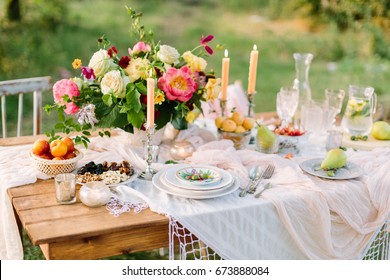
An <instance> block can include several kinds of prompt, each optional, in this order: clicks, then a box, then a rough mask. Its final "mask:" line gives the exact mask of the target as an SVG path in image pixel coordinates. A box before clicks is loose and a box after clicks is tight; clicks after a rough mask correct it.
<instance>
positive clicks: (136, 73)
mask: <svg viewBox="0 0 390 280" xmlns="http://www.w3.org/2000/svg"><path fill="white" fill-rule="evenodd" d="M125 72H126V73H127V75H129V78H130V82H134V81H136V80H138V79H139V78H142V79H146V78H147V77H149V60H147V59H144V58H140V57H139V58H136V59H132V60H131V61H130V63H129V65H128V66H127V67H126V69H125Z"/></svg>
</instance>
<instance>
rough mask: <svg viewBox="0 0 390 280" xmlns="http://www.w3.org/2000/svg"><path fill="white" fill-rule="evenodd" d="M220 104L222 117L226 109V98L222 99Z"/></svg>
mask: <svg viewBox="0 0 390 280" xmlns="http://www.w3.org/2000/svg"><path fill="white" fill-rule="evenodd" d="M219 104H220V106H221V115H222V117H224V116H225V111H226V99H225V100H222V99H220V100H219Z"/></svg>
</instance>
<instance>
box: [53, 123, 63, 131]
mask: <svg viewBox="0 0 390 280" xmlns="http://www.w3.org/2000/svg"><path fill="white" fill-rule="evenodd" d="M64 127H65V125H64V124H63V123H56V124H55V125H54V128H55V129H60V130H61V129H64Z"/></svg>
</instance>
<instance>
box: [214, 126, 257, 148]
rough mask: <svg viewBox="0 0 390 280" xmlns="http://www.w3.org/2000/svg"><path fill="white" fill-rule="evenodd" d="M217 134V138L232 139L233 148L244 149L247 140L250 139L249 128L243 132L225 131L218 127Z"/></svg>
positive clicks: (247, 142)
mask: <svg viewBox="0 0 390 280" xmlns="http://www.w3.org/2000/svg"><path fill="white" fill-rule="evenodd" d="M218 135H219V139H228V140H232V141H233V144H234V148H236V150H242V149H245V148H246V147H247V146H248V144H249V141H250V140H251V131H250V130H248V131H245V132H226V131H223V130H221V129H218Z"/></svg>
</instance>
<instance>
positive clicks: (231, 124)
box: [215, 111, 255, 133]
mask: <svg viewBox="0 0 390 280" xmlns="http://www.w3.org/2000/svg"><path fill="white" fill-rule="evenodd" d="M215 125H216V127H217V128H219V129H220V130H222V131H224V132H234V133H244V132H247V131H249V130H251V129H252V128H253V127H254V126H255V120H254V119H253V118H250V117H244V115H243V114H242V113H240V112H238V111H235V112H233V114H232V115H231V116H230V117H227V118H225V117H221V116H219V117H217V118H216V119H215Z"/></svg>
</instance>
